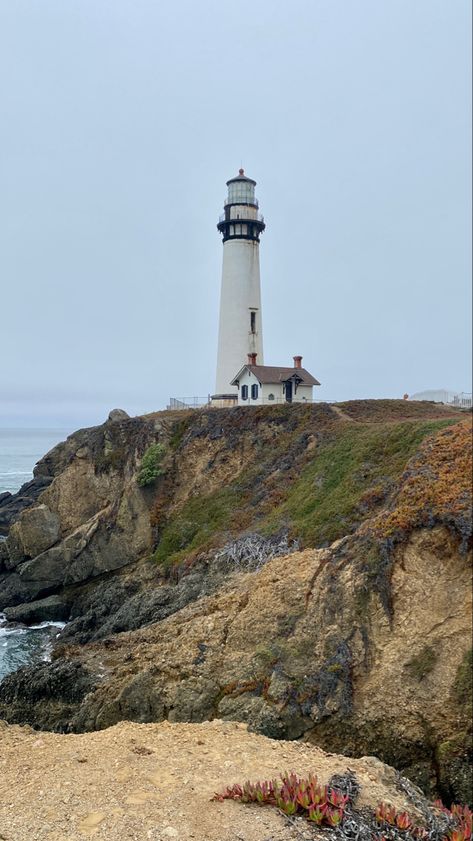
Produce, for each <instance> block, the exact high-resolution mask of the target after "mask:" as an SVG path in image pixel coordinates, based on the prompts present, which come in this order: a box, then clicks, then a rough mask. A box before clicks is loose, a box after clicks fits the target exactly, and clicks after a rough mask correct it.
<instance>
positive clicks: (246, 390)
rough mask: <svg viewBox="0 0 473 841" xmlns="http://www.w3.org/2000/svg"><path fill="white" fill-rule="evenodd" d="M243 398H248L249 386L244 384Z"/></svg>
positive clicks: (242, 388) (242, 389)
mask: <svg viewBox="0 0 473 841" xmlns="http://www.w3.org/2000/svg"><path fill="white" fill-rule="evenodd" d="M241 399H242V400H248V386H247V385H242V387H241Z"/></svg>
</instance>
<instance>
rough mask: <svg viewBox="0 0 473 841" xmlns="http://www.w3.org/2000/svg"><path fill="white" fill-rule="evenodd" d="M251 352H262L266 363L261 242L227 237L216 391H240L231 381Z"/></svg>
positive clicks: (259, 355) (225, 392)
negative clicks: (260, 268)
mask: <svg viewBox="0 0 473 841" xmlns="http://www.w3.org/2000/svg"><path fill="white" fill-rule="evenodd" d="M252 310H253V311H254V312H255V327H256V332H255V333H252V332H251V329H250V326H251V315H250V313H251V311H252ZM249 353H256V354H258V357H257V362H258V364H259V365H262V364H264V363H263V329H262V320H261V290H260V270H259V243H258V242H254V241H253V240H246V239H236V240H227V242H225V243H224V244H223V266H222V286H221V293H220V321H219V335H218V352H217V380H216V386H215V393H216V394H232V393H235V394H236V393H237V392H238V389H237V387H236V386H231V385H230V383H231V381H232V380H233V378H234V377H235V375H236V374H237V373H238V371H239V370H240V369H241V367H242V366H243V365H244V364H245V362H246V361H247V358H248V354H249Z"/></svg>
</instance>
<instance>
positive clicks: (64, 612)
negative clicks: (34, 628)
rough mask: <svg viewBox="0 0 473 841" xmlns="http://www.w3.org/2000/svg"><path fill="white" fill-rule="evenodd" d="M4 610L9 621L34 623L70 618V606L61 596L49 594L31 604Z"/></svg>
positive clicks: (26, 623) (60, 620) (63, 620)
mask: <svg viewBox="0 0 473 841" xmlns="http://www.w3.org/2000/svg"><path fill="white" fill-rule="evenodd" d="M4 612H5V617H6V619H7V620H8V621H9V622H22V623H23V624H25V625H33V624H34V623H36V622H65V621H66V620H67V619H68V618H69V613H70V608H69V605H68V604H67V602H66V601H65V600H64V599H62V598H61V597H60V596H48V598H46V599H39V600H38V601H36V602H29V604H19V605H17V606H16V607H7V608H5V611H4Z"/></svg>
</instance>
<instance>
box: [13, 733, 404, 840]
mask: <svg viewBox="0 0 473 841" xmlns="http://www.w3.org/2000/svg"><path fill="white" fill-rule="evenodd" d="M348 768H351V769H352V770H353V771H354V772H355V773H356V776H357V778H358V780H359V782H360V783H361V786H362V790H361V794H360V799H359V803H360V804H363V803H367V804H370V805H376V804H377V803H378V802H379V801H380V800H388V801H390V802H391V803H393V804H394V805H395V806H396V807H398V808H400V809H403V808H407V806H408V804H407V802H406V801H405V800H404V799H403V796H402V795H401V794H400V793H399V792H398V791H397V790H396V789H395V787H394V772H393V771H392V769H390V768H389V767H388V766H386V765H383V764H382V763H381V762H379V760H377V759H374V758H373V757H364V758H362V759H346V758H344V757H340V756H335V755H333V754H327V753H324V752H323V751H321V750H319V749H318V748H314V747H313V746H310V745H308V744H302V743H295V742H279V741H273V740H271V739H267V738H265V737H263V736H257V735H255V734H252V733H248V732H247V729H246V725H243V724H238V723H235V722H222V721H212V722H204V723H203V724H169V723H168V722H162V723H160V724H141V725H140V724H131V723H128V722H123V723H120V724H118V725H116V726H115V727H112V728H110V729H108V730H104V731H101V732H98V733H86V734H83V735H58V734H53V733H40V732H37V731H34V730H31V729H30V728H27V727H26V728H21V727H10V726H8V725H6V724H4V723H2V722H0V839H1V841H82V839H84V840H85V839H87V838H94V839H95V841H105V840H106V841H128V839H133V840H134V841H166V839H172V838H174V839H178V841H187V839H195V841H286V839H287V840H288V841H289V839H299V840H300V839H302V838H312V837H313V835H311V834H310V832H311V831H310V830H309V829H308V826H307V824H306V823H305V822H302V821H301V822H299V824H300V825H299V826H298V827H297V828H296V827H294V826H292V827H291V826H288V824H287V822H286V821H285V819H284V817H283V816H281V815H280V814H278V813H277V812H276V811H275V810H273V809H271V808H268V807H257V806H248V805H244V804H239V803H234V802H231V801H225V802H223V803H219V802H215V801H211V799H210V798H211V797H212V795H213V793H214V792H215V791H218V790H221V789H222V787H224V786H225V785H227V784H230V783H233V782H242V781H244V780H245V779H252V780H256V779H262V778H268V777H273V776H277V775H278V774H279V773H280V772H281V771H284V770H294V771H297V772H300V773H306V772H308V771H310V770H312V771H315V772H316V773H317V774H318V776H319V778H320V780H321V781H323V782H326V781H328V779H329V778H330V776H331V775H332V774H333V773H343V772H344V771H346V770H347V769H348ZM410 808H411V811H412V806H411V807H410Z"/></svg>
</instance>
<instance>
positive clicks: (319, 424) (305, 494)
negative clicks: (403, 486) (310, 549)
mask: <svg viewBox="0 0 473 841" xmlns="http://www.w3.org/2000/svg"><path fill="white" fill-rule="evenodd" d="M342 409H343V412H344V414H345V415H346V416H348V417H349V418H350V419H351V420H345V421H343V420H340V418H339V417H333V418H330V419H329V420H327V414H326V413H325V414H324V415H323V417H322V416H321V415H319V416H317V413H312V414H310V413H308V412H306V411H305V412H300V413H299V414H298V415H295V414H294V413H293V414H292V415H291V414H289V413H286V414H285V415H284V418H287V419H291V422H290V423H286V422H285V423H282V424H281V423H280V425H279V427H278V431H277V435H275V437H274V439H272V440H271V441H270V442H269V444H266V445H265V446H263V447H262V446H261V440H259V441H258V440H256V443H255V457H254V459H252V460H251V466H250V467H249V468H247V469H246V470H245V471H244V472H243V473H240V475H238V476H237V477H236V478H235V480H234V481H233V482H232V483H230V484H227V485H226V486H224V487H221V488H218V489H217V490H215V491H214V492H213V493H211V494H209V495H207V496H205V495H199V496H193V497H191V498H190V499H189V500H188V501H187V502H186V503H185V504H184V506H183V507H182V509H181V510H180V511H179V513H177V514H174V515H173V517H172V519H170V520H169V521H168V522H166V523H165V524H164V528H162V531H161V536H160V542H159V545H158V548H157V550H156V552H155V559H156V560H157V561H158V562H160V563H164V564H165V565H166V566H170V565H173V564H176V563H181V562H183V561H185V560H186V559H189V561H191V560H192V557H193V556H195V554H196V553H198V552H201V551H206V550H207V549H209V548H211V547H213V546H218V545H222V544H224V543H225V542H226V541H228V540H229V539H231V538H233V537H236V536H238V535H240V534H242V533H244V532H246V531H259V532H262V533H266V534H269V533H274V532H277V531H278V530H280V529H281V528H286V529H289V531H290V533H291V535H292V536H293V537H294V538H296V537H297V538H298V539H299V540H300V541H301V543H302V545H303V546H323V545H328V544H330V543H331V542H332V541H333V540H335V539H337V538H340V537H343V536H344V535H346V534H349V533H351V532H353V531H354V530H355V529H356V528H357V527H358V526H359V525H360V524H361V523H362V522H363V521H366V520H368V519H371V518H372V517H373V516H374V515H376V514H378V513H379V512H381V511H383V510H384V509H385V508H386V507H389V502H390V500H391V499H392V498H393V496H394V495H395V492H396V491H397V490H398V488H399V481H400V478H401V476H402V474H403V472H404V471H405V469H406V466H407V464H408V462H409V461H410V459H412V457H413V456H414V455H415V454H416V453H417V451H418V450H419V446H420V445H421V443H422V441H424V439H426V438H428V437H429V436H436V435H437V434H438V433H439V432H440V431H441V430H442V429H444V428H445V427H448V426H451V425H452V424H455V425H456V424H458V423H459V422H460V421H462V420H464V416H463V415H458V414H457V415H454V416H452V414H451V413H448V412H443V411H442V409H439V407H429V406H426V405H425V404H410V405H409V406H406V404H405V403H403V402H402V401H357V402H352V403H347V404H343V406H342ZM251 411H252V412H253V414H246V415H240V418H243V419H244V420H245V421H247V419H248V418H249V417H252V418H255V420H256V423H257V424H261V423H265V422H266V421H267V418H268V415H267V414H265V413H264V411H263V412H260V413H258V414H256V410H250V412H251ZM247 412H248V410H247ZM280 414H281V413H280ZM429 414H430V415H431V417H429ZM406 415H407V419H406ZM229 417H231V416H229ZM233 417H234V418H235V417H236V416H235V415H234V416H233ZM296 421H297V422H296ZM462 425H463V426H464V424H462ZM189 426H192V418H189V421H188V423H187V427H188V428H189ZM243 434H245V430H242V435H243ZM304 435H305V436H306V437H307V436H308V439H309V440H312V444H311V446H308V445H307V442H306V443H303V444H302V445H301V441H302V440H303V437H304ZM181 439H182V440H181ZM448 443H449V442H448V441H447V445H448ZM179 446H180V447H182V448H184V449H185V447H186V437H185V433H183V434H182V435H181V434H180V435H179ZM181 452H182V450H181ZM288 453H292V456H291V462H290V465H289V467H288V465H287V463H286V462H287V461H288V459H287V457H286V456H287V454H288ZM178 457H179V455H178Z"/></svg>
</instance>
